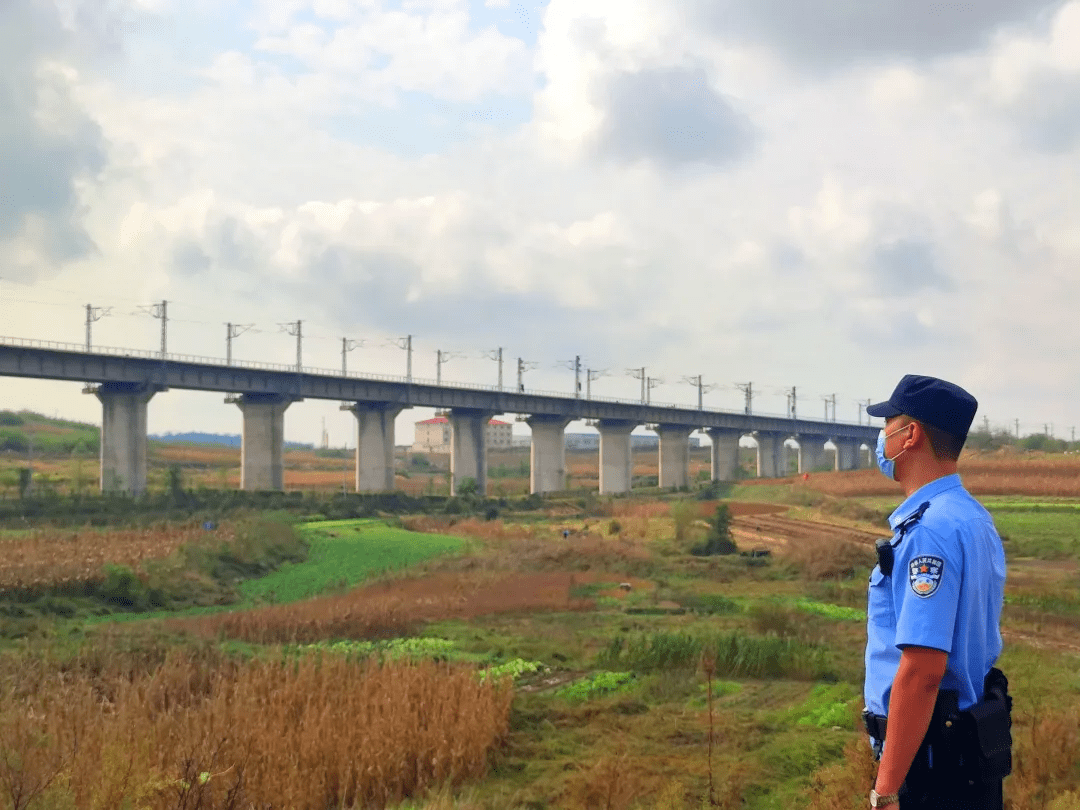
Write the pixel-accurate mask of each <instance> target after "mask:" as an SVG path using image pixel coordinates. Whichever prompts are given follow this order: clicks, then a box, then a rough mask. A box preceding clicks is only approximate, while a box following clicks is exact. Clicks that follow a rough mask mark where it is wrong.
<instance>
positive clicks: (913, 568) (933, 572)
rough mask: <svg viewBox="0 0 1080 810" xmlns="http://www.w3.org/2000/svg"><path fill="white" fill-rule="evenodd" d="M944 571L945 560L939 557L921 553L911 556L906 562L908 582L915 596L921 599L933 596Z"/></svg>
mask: <svg viewBox="0 0 1080 810" xmlns="http://www.w3.org/2000/svg"><path fill="white" fill-rule="evenodd" d="M944 571H945V561H944V560H943V559H941V557H930V556H927V555H923V556H920V557H914V558H912V560H911V562H910V563H908V582H910V583H911V590H912V591H913V592H914V593H915V595H916V596H919V597H921V598H923V599H925V598H927V597H928V596H933V595H934V594H935V593H936V592H937V589H938V585H940V584H941V575H942V574H943V573H944Z"/></svg>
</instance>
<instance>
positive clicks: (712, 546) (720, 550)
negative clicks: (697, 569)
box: [690, 503, 739, 557]
mask: <svg viewBox="0 0 1080 810" xmlns="http://www.w3.org/2000/svg"><path fill="white" fill-rule="evenodd" d="M738 550H739V547H738V546H736V545H735V541H734V540H732V539H731V510H730V509H729V508H728V505H727V504H726V503H722V504H720V505H719V506H717V507H716V514H715V515H714V516H713V518H712V520H710V521H709V536H708V537H707V538H706V539H705V542H704V543H702V544H701V545H698V546H694V548H692V549H691V550H690V553H691V554H694V555H695V556H697V557H708V556H712V555H714V554H735V553H737V552H738Z"/></svg>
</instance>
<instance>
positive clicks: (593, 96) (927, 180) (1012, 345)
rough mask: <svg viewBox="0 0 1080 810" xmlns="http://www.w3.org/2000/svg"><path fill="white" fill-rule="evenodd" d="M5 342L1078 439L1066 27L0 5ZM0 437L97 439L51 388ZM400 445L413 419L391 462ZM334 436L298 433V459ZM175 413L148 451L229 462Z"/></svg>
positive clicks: (745, 10) (617, 11)
mask: <svg viewBox="0 0 1080 810" xmlns="http://www.w3.org/2000/svg"><path fill="white" fill-rule="evenodd" d="M0 110H2V111H3V112H2V114H0V334H3V335H9V336H17V337H26V338H38V339H46V340H57V341H68V342H72V343H78V342H81V341H83V339H84V333H85V327H84V322H85V305H86V304H92V305H93V306H95V307H111V311H110V312H109V314H108V316H107V317H102V318H101V320H99V321H97V322H96V323H95V324H94V342H95V343H97V344H100V345H104V346H124V347H134V348H142V349H148V350H151V349H155V348H156V347H157V346H158V345H159V331H158V330H159V327H160V321H158V320H155V319H154V318H153V317H152V316H151V315H150V314H148V313H146V312H145V311H144V309H145V308H146V307H147V306H148V305H150V304H152V303H154V302H158V301H161V300H167V301H168V302H169V304H168V313H169V316H170V320H169V350H170V351H173V352H177V353H186V354H193V355H204V356H213V357H222V356H224V353H225V332H226V327H225V323H227V322H232V323H236V324H252V325H254V328H253V329H251V330H249V331H247V332H245V333H244V334H243V335H241V336H240V337H238V338H237V339H236V341H235V343H234V355H235V356H236V357H237V358H239V359H246V360H264V361H273V362H292V361H295V351H296V349H295V341H294V340H293V338H291V337H290V336H289V335H288V334H286V333H285V332H283V331H281V329H280V327H279V324H282V323H287V322H290V321H296V320H300V321H301V322H302V325H303V331H304V334H305V340H304V344H303V352H304V362H305V364H307V365H311V366H318V367H324V368H335V367H339V366H340V362H341V353H340V351H341V339H342V337H348V338H349V339H350V340H355V341H363V344H362V345H358V346H357V347H356V348H355V349H354V350H353V351H352V352H350V353H349V356H348V361H349V365H350V367H351V368H355V369H362V370H367V371H371V372H373V373H382V374H402V373H404V368H405V353H404V352H403V351H402V350H401V349H399V348H397V346H396V345H395V343H394V341H395V340H396V339H398V338H400V337H402V336H404V335H410V334H411V335H414V345H415V356H414V374H415V375H416V376H418V377H431V378H433V377H434V376H435V360H436V351H437V350H443V351H447V352H453V353H455V356H453V357H452V359H450V360H449V361H448V362H447V363H446V365H445V366H444V367H443V378H444V380H461V381H466V382H491V383H494V381H495V377H496V364H495V363H494V361H492V360H490V359H488V358H487V357H486V356H485V353H486V352H488V351H490V350H492V349H495V348H497V347H503V348H504V352H505V356H506V358H507V368H506V371H505V374H506V377H507V379H508V380H510V379H511V378H512V377H513V375H514V370H513V368H512V365H513V364H514V363H515V362H516V358H518V357H521V358H524V359H525V360H527V361H530V363H531V364H534V365H535V367H530V370H529V371H528V373H527V376H526V385H527V387H530V388H536V389H544V390H553V391H565V392H567V393H569V392H570V391H571V390H572V385H573V375H572V372H571V371H569V370H568V369H567V368H566V367H565V365H564V361H567V360H571V359H572V358H573V357H574V356H576V355H580V356H581V357H582V358H583V363H584V364H585V366H586V367H589V368H593V369H598V370H605V371H606V372H607V374H606V376H603V377H600V378H599V379H597V380H596V381H595V382H594V383H593V392H594V393H595V394H599V395H605V396H614V397H626V398H633V397H634V396H635V395H636V394H637V392H638V391H639V386H640V383H639V382H638V381H637V380H635V379H634V378H633V377H631V376H629V375H628V373H627V369H629V368H631V367H645V368H646V369H647V374H648V375H649V376H652V377H656V378H659V379H660V380H662V381H663V383H662V384H660V385H658V387H656V388H655V389H654V390H653V392H652V396H653V399H654V400H655V401H663V402H683V403H695V402H696V392H695V391H694V389H693V388H692V387H691V386H690V385H689V384H688V383H686V382H685V381H684V377H688V376H691V375H697V374H702V375H704V380H705V382H706V383H711V384H714V385H716V386H717V387H716V388H715V390H713V391H712V392H711V393H709V394H708V395H707V396H706V404H707V405H709V406H712V407H717V408H725V409H741V404H742V394H741V392H740V391H739V389H738V388H737V387H736V384H737V383H746V382H753V385H754V390H755V392H756V397H755V402H754V407H755V410H756V411H761V412H771V413H782V412H784V409H785V405H786V398H785V393H784V392H785V391H786V390H788V389H790V388H791V387H792V386H795V387H796V391H797V392H798V393H797V401H798V407H799V412H800V414H806V415H820V414H823V412H824V405H823V402H822V397H825V396H828V395H831V394H834V393H835V394H836V395H837V416H838V417H839V418H840V419H842V420H848V421H855V420H856V419H857V418H859V409H858V405H857V401H859V400H862V401H864V402H865V400H866V399H867V398H870V397H872V398H874V399H879V398H885V397H887V396H888V394H889V392H890V391H891V389H892V387H893V385H894V384H895V382H896V380H897V379H898V378H899V377H900V376H901V375H902V374H904V373H907V372H917V373H926V374H936V375H939V376H944V377H947V378H950V379H953V380H955V381H957V382H959V383H961V384H963V385H965V386H966V387H968V388H969V389H970V390H971V391H972V392H973V393H975V394H976V396H977V397H978V398H979V399H980V401H981V408H980V415H979V418H980V419H981V418H982V416H984V415H985V416H986V417H988V418H989V420H990V422H991V424H993V425H1002V426H1004V425H1006V424H1008V425H1009V426H1010V427H1011V426H1012V425H1013V420H1014V419H1019V420H1020V424H1021V431H1022V432H1024V433H1027V432H1032V431H1037V430H1038V431H1041V430H1042V429H1043V425H1044V424H1047V423H1053V425H1054V428H1055V431H1056V433H1057V434H1058V435H1059V436H1065V437H1068V435H1069V429H1070V427H1071V426H1072V425H1074V424H1076V425H1077V426H1080V407H1078V405H1077V384H1076V382H1077V369H1078V368H1080V317H1078V315H1077V308H1078V306H1080V264H1078V260H1080V191H1078V190H1080V160H1078V158H1080V0H978V2H970V3H958V2H943V1H942V2H931V0H878V2H874V3H863V2H857V0H817V1H816V2H813V3H808V2H805V0H754V2H747V0H244V1H241V0H2V2H0ZM0 385H2V386H3V388H2V390H3V396H2V397H0V408H32V409H36V410H40V411H45V412H47V413H54V412H57V413H60V414H61V415H67V416H72V417H77V418H83V419H87V420H95V421H96V420H97V419H98V418H99V413H98V409H97V404H96V401H95V400H93V399H92V398H90V397H84V396H82V395H81V394H80V393H79V387H78V386H76V385H74V384H70V383H69V384H60V383H29V382H15V381H11V380H4V381H3V382H2V383H0ZM428 413H429V412H418V411H414V412H411V413H410V412H406V414H405V415H403V417H402V419H401V421H400V422H399V425H400V426H401V427H400V428H399V441H408V440H410V439H411V429H409V428H407V427H406V426H407V425H409V424H411V422H412V421H413V419H415V418H417V417H423V416H426V415H428ZM322 416H325V417H326V418H327V423H328V429H329V430H330V433H331V440H332V441H333V442H334V443H335V444H340V443H341V442H343V441H344V440H345V436H346V429H347V426H348V420H347V415H345V414H341V413H339V412H338V411H337V410H336V405H335V404H333V403H330V404H325V405H324V404H320V403H314V402H308V403H302V404H298V405H295V406H293V408H292V409H291V410H290V412H289V415H288V416H287V419H286V421H287V428H286V430H287V433H288V435H289V437H290V438H293V439H298V440H303V441H316V440H317V439H318V436H319V432H320V426H319V423H320V419H321V417H322ZM239 426H240V414H239V411H238V410H237V409H236V408H234V407H232V406H226V405H224V404H222V402H221V399H220V397H217V396H214V395H210V394H195V393H184V392H169V393H166V394H162V395H159V396H158V397H156V398H155V399H154V401H153V402H152V404H151V413H150V428H151V430H152V431H155V432H158V431H169V430H171V431H184V430H209V431H217V432H233V433H235V432H239Z"/></svg>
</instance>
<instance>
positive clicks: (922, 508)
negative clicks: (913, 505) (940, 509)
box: [893, 501, 930, 546]
mask: <svg viewBox="0 0 1080 810" xmlns="http://www.w3.org/2000/svg"><path fill="white" fill-rule="evenodd" d="M929 508H930V501H923V502H922V503H921V504H920V505H919V508H918V509H916V510H915V511H914V512H912V513H911V514H910V515H908V516H907V517H906V518H904V519H903V520H901V521H900V523H899V524H897V526H896V531H897V537H896V540H895V541H894V542H893V545H894V546H895V545H898V544H899V543H900V541H901V540H903V539H904V535H905V534H907V533H908V530H910V529H912V528H913V527H914V526H915V525H916V524H917V523H918V522H919V521H920V520H922V516H923V515H925V514H926V510H927V509H929Z"/></svg>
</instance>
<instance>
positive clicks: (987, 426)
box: [983, 414, 990, 436]
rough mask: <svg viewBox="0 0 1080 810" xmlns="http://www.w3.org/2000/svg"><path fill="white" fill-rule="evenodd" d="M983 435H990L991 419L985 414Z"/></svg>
mask: <svg viewBox="0 0 1080 810" xmlns="http://www.w3.org/2000/svg"><path fill="white" fill-rule="evenodd" d="M983 433H985V434H986V435H987V436H989V435H990V417H989V416H986V415H985V414H984V415H983Z"/></svg>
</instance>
